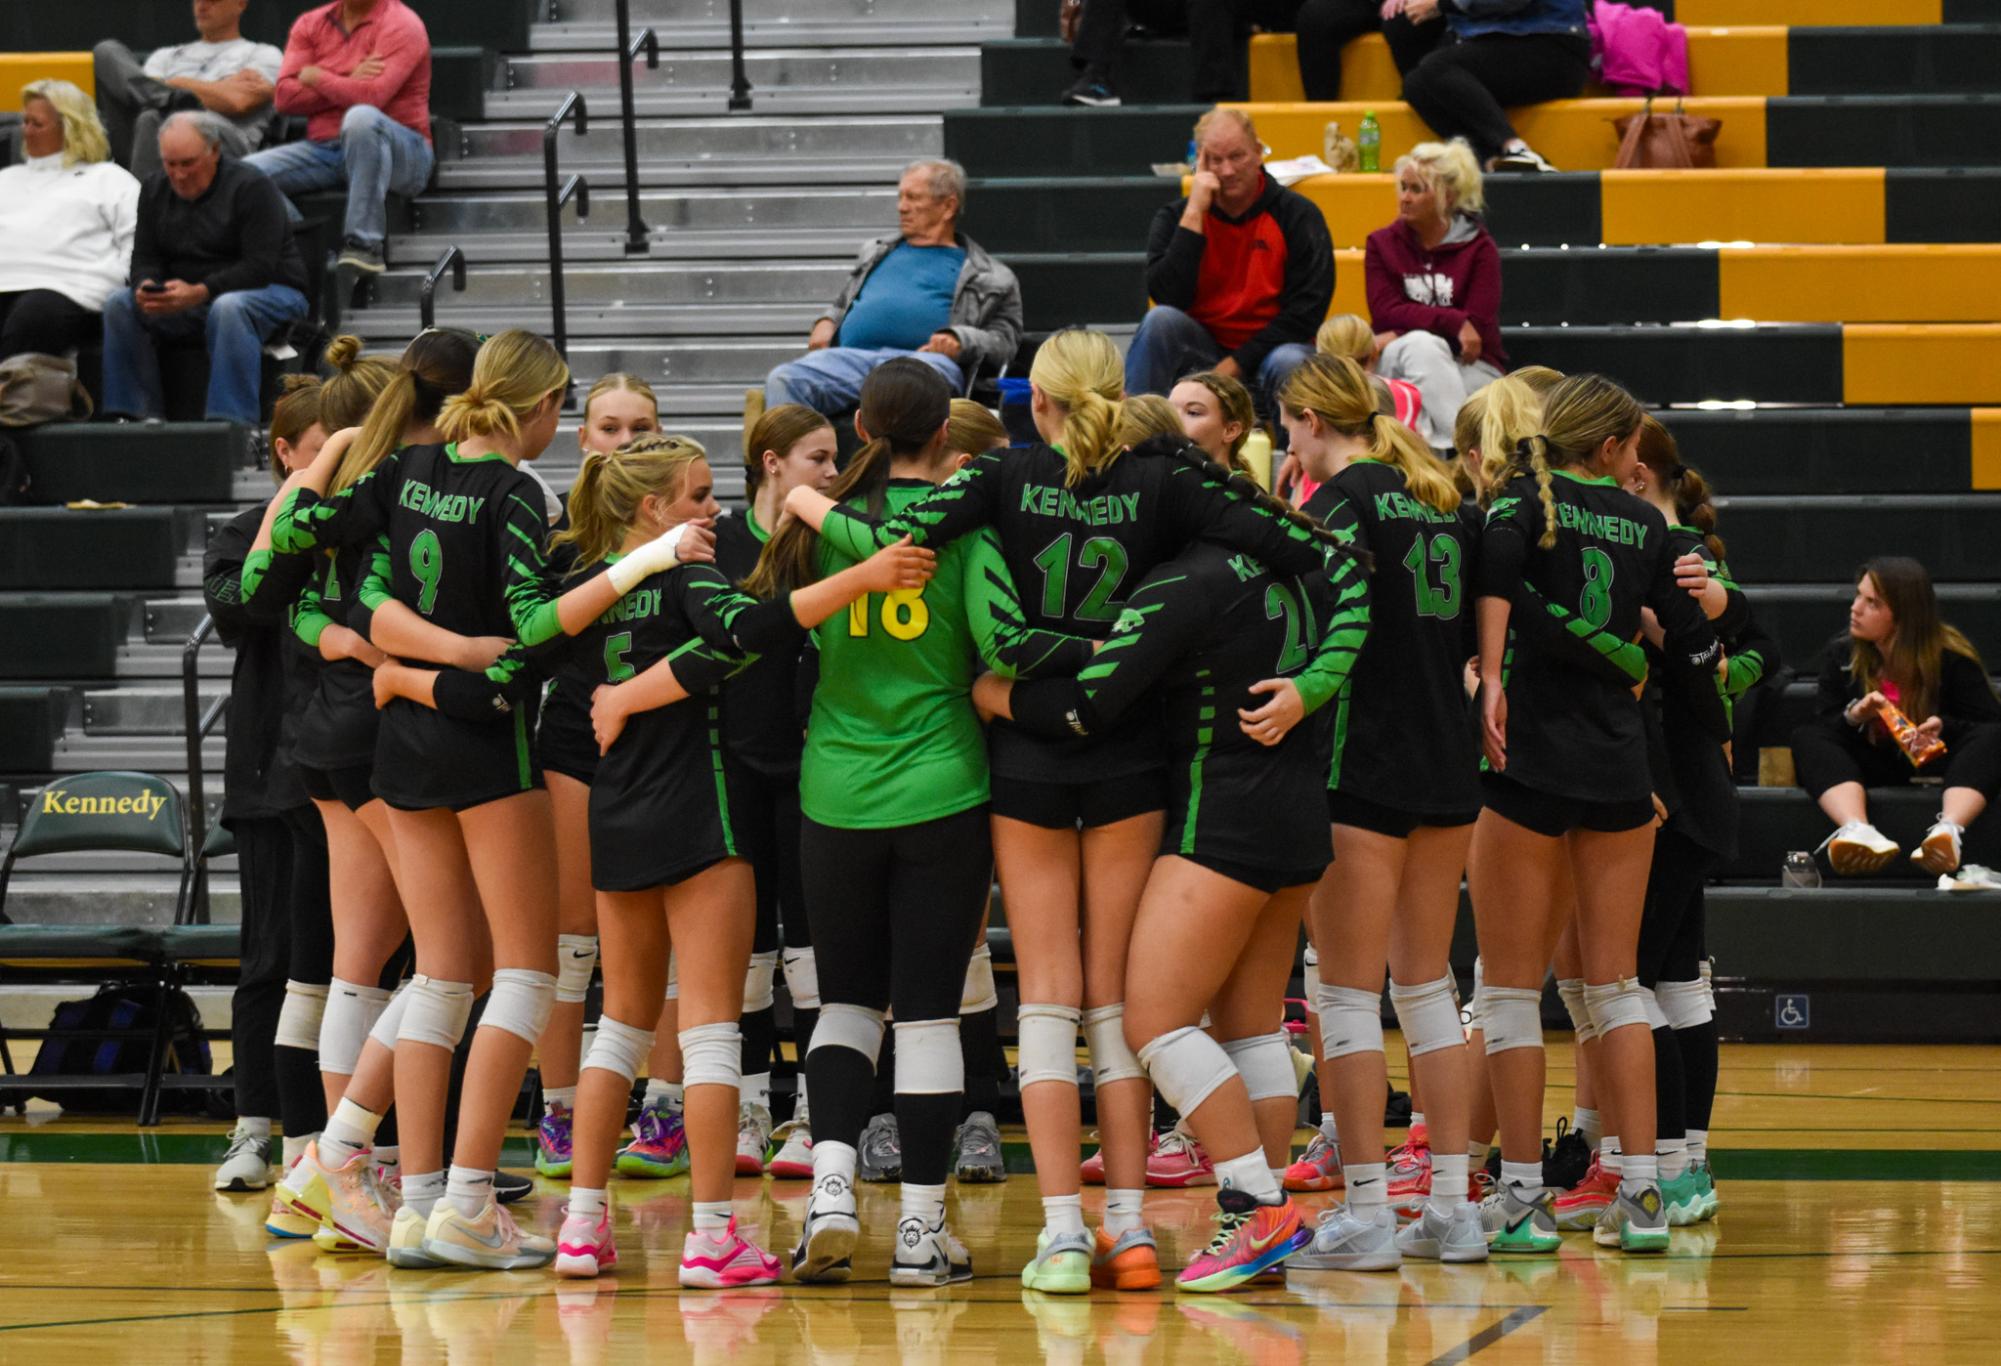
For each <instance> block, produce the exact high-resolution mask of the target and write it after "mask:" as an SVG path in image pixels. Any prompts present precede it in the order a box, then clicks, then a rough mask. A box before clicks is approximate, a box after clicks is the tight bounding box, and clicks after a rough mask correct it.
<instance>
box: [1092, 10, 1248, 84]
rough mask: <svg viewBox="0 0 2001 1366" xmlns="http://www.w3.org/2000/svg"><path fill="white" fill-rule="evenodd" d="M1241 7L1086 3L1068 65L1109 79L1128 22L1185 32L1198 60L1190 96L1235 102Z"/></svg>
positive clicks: (1115, 69)
mask: <svg viewBox="0 0 2001 1366" xmlns="http://www.w3.org/2000/svg"><path fill="white" fill-rule="evenodd" d="M1243 7H1245V0H1084V14H1083V17H1082V18H1080V19H1079V20H1078V21H1077V39H1076V41H1075V42H1074V43H1072V44H1071V45H1070V63H1071V65H1072V66H1077V67H1081V68H1083V69H1084V70H1086V71H1089V72H1091V73H1093V74H1094V75H1098V76H1102V77H1104V78H1105V79H1106V80H1108V81H1109V80H1110V79H1111V78H1112V76H1113V73H1114V72H1116V71H1117V69H1118V64H1119V55H1120V49H1122V48H1123V47H1124V46H1125V32H1126V25H1127V24H1128V23H1134V24H1144V25H1146V26H1147V27H1148V28H1152V29H1156V30H1162V31H1165V32H1168V33H1179V32H1182V31H1184V30H1185V31H1186V33H1187V35H1188V46H1189V49H1190V53H1189V55H1190V57H1191V59H1192V60H1193V62H1194V71H1193V73H1192V79H1191V80H1190V83H1189V84H1190V87H1191V88H1190V92H1189V93H1190V94H1192V95H1193V96H1194V97H1195V99H1196V100H1197V101H1198V102H1199V101H1203V100H1227V99H1235V98H1236V96H1237V94H1238V90H1237V70H1238V66H1239V63H1238V61H1237V13H1236V11H1237V10H1238V9H1239V8H1243ZM1250 8H1252V9H1256V8H1258V6H1255V5H1252V6H1250Z"/></svg>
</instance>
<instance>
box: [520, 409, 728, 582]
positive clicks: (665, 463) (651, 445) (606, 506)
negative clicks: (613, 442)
mask: <svg viewBox="0 0 2001 1366" xmlns="http://www.w3.org/2000/svg"><path fill="white" fill-rule="evenodd" d="M707 458H708V452H707V451H705V450H703V449H702V446H701V443H699V442H697V441H693V440H690V439H689V438H688V437H685V436H651V435H649V436H641V437H635V438H634V439H633V440H631V441H628V442H626V443H625V444H624V445H623V446H620V447H619V448H618V449H617V450H615V451H591V452H588V453H587V454H586V455H585V456H584V462H583V465H582V466H581V467H579V469H578V470H577V478H576V482H575V483H573V484H571V485H570V502H569V508H570V525H569V528H568V529H567V530H565V531H563V532H561V533H559V534H558V535H557V536H556V538H555V539H554V540H553V541H552V542H551V543H550V544H551V547H552V548H553V547H554V546H558V545H565V544H567V545H574V546H575V547H576V548H577V564H578V566H579V567H582V566H585V565H593V564H597V563H599V562H600V561H602V560H604V559H605V558H606V557H607V556H609V555H611V554H612V553H613V552H615V551H616V550H617V549H618V548H619V546H620V545H621V544H622V543H623V542H624V540H625V536H626V533H627V532H628V531H630V530H631V529H632V525H633V523H634V522H635V521H637V520H638V518H639V505H640V504H641V503H642V502H643V501H645V500H646V499H647V498H648V497H649V496H657V497H660V498H665V499H667V500H668V501H670V502H671V501H673V500H674V499H675V498H678V497H680V495H681V490H682V489H683V488H685V487H686V485H687V479H688V470H689V467H691V466H692V465H693V464H694V463H695V462H696V461H697V460H706V459H707Z"/></svg>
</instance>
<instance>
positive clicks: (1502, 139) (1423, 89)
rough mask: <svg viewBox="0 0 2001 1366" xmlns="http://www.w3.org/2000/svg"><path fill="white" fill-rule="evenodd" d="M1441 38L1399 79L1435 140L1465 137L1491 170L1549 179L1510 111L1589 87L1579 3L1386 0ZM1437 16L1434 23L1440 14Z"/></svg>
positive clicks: (1582, 7) (1544, 164)
mask: <svg viewBox="0 0 2001 1366" xmlns="http://www.w3.org/2000/svg"><path fill="white" fill-rule="evenodd" d="M1392 6H1393V7H1395V9H1396V10H1399V11H1401V13H1402V14H1403V17H1404V18H1406V19H1408V20H1409V21H1410V22H1411V23H1412V24H1415V25H1418V26H1419V27H1431V28H1432V29H1433V31H1434V32H1436V33H1437V34H1438V35H1439V36H1438V38H1437V40H1436V43H1435V45H1434V46H1433V47H1432V49H1431V51H1430V52H1428V53H1427V54H1426V55H1425V56H1424V57H1423V59H1422V60H1420V61H1419V62H1418V64H1417V65H1416V66H1415V67H1413V68H1411V69H1410V70H1409V71H1407V72H1405V73H1404V78H1403V97H1404V99H1405V100H1407V101H1408V102H1409V103H1410V107H1411V108H1413V109H1415V110H1416V111H1417V113H1418V117H1420V118H1422V119H1423V120H1424V121H1425V122H1426V123H1428V124H1430V125H1431V127H1432V130H1433V131H1434V132H1436V133H1437V134H1438V135H1439V136H1440V137H1441V138H1460V137H1463V138H1465V139H1466V140H1467V141H1468V142H1470V143H1472V144H1473V151H1474V153H1475V154H1476V155H1478V156H1479V158H1480V160H1481V164H1483V165H1484V166H1485V167H1486V168H1487V169H1488V170H1490V171H1554V170H1555V169H1556V167H1554V166H1552V165H1550V164H1549V163H1548V162H1547V161H1544V160H1543V159H1542V158H1541V157H1540V156H1538V155H1536V152H1535V149H1534V148H1532V147H1530V146H1529V145H1528V144H1527V143H1526V142H1523V141H1522V140H1521V138H1520V137H1519V136H1517V135H1516V133H1515V126H1514V125H1513V124H1512V123H1509V122H1508V115H1507V110H1508V109H1512V108H1519V107H1520V106H1522V105H1525V104H1540V103H1542V102H1543V101H1544V100H1563V99H1569V98H1570V97H1572V96H1573V95H1575V94H1577V92H1578V91H1580V90H1582V89H1583V88H1584V83H1585V82H1586V81H1588V80H1590V79H1591V34H1590V31H1589V30H1588V29H1587V28H1586V27H1585V25H1584V15H1585V0H1388V4H1387V5H1386V8H1389V7H1392ZM1441 14H1442V15H1443V16H1444V17H1443V21H1442V22H1441V20H1440V16H1441Z"/></svg>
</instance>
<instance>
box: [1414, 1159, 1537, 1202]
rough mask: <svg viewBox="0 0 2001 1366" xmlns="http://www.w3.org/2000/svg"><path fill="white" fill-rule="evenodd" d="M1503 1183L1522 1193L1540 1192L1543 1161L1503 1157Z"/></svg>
mask: <svg viewBox="0 0 2001 1366" xmlns="http://www.w3.org/2000/svg"><path fill="white" fill-rule="evenodd" d="M1433 1160H1434V1161H1436V1160H1437V1159H1435V1158H1434V1159H1433ZM1434 1170H1435V1169H1434ZM1501 1184H1502V1185H1504V1186H1510V1187H1512V1188H1514V1190H1515V1191H1516V1192H1517V1193H1520V1194H1534V1193H1536V1192H1539V1191H1540V1190H1542V1163H1540V1162H1510V1161H1508V1159H1507V1158H1505V1157H1504V1158H1502V1159H1501Z"/></svg>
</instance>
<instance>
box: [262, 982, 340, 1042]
mask: <svg viewBox="0 0 2001 1366" xmlns="http://www.w3.org/2000/svg"><path fill="white" fill-rule="evenodd" d="M326 1013H327V988H326V987H323V986H320V985H318V984H317V983H313V982H294V981H291V980H290V979H287V980H286V982H285V1003H284V1004H283V1005H281V1006H279V1007H278V1030H277V1032H276V1033H275V1034H273V1035H272V1037H271V1042H272V1043H274V1044H276V1045H277V1046H278V1047H280V1048H303V1049H304V1050H306V1052H308V1053H312V1052H316V1051H318V1049H319V1046H320V1022H321V1021H322V1020H324V1019H325V1018H326Z"/></svg>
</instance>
